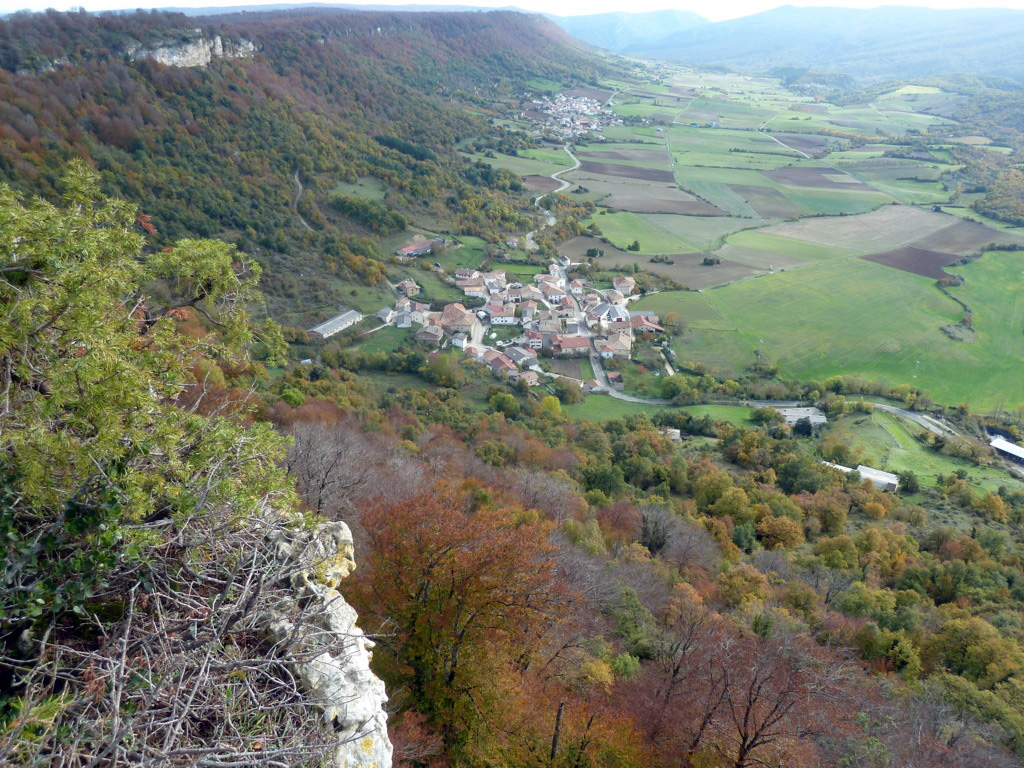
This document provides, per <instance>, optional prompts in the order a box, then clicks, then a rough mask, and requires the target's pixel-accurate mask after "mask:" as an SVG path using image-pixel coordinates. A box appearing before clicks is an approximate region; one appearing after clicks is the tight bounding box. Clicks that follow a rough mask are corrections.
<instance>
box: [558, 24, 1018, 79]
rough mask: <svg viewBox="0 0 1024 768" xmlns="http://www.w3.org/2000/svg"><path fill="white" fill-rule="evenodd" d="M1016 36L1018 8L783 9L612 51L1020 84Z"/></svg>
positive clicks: (764, 67)
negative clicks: (979, 78)
mask: <svg viewBox="0 0 1024 768" xmlns="http://www.w3.org/2000/svg"><path fill="white" fill-rule="evenodd" d="M570 32H571V30H570ZM1022 33H1024V11H1017V10H1007V9H995V8H988V9H976V10H975V9H962V10H933V9H928V8H909V7H901V6H886V7H882V8H873V9H868V10H858V9H849V8H828V7H818V8H796V7H794V6H784V7H781V8H775V9H773V10H771V11H766V12H764V13H759V14H755V15H752V16H745V17H743V18H739V19H731V20H728V21H721V22H717V23H708V24H699V25H693V26H690V27H688V28H686V29H678V30H675V31H672V32H670V33H669V34H667V35H666V36H664V37H662V38H661V39H660V40H658V41H657V42H653V43H645V42H642V41H639V40H638V41H637V42H635V43H632V44H623V45H620V46H619V47H618V48H617V50H618V51H619V52H623V53H628V54H631V55H636V56H644V57H650V58H659V59H669V60H672V61H681V62H687V63H692V64H706V65H715V66H726V67H732V68H736V69H742V70H746V71H751V70H753V71H761V72H767V71H770V70H772V69H774V68H776V67H793V66H797V67H813V68H815V69H817V70H823V71H827V72H837V73H844V74H849V75H852V76H854V77H856V78H858V79H861V80H880V79H889V78H906V77H920V76H925V75H934V74H946V73H970V74H984V75H1002V76H1005V77H1011V78H1014V79H1016V80H1021V81H1024V61H1022V60H1021V58H1020V56H1019V55H1018V53H1019V40H1020V37H1021V34H1022ZM580 36H581V37H583V39H587V38H586V37H584V36H582V35H580ZM590 42H596V41H593V40H591V41H590Z"/></svg>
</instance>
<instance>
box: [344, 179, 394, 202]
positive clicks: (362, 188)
mask: <svg viewBox="0 0 1024 768" xmlns="http://www.w3.org/2000/svg"><path fill="white" fill-rule="evenodd" d="M387 189H388V188H387V185H386V184H385V183H384V182H383V181H381V180H380V179H375V178H373V177H372V176H364V177H363V178H361V179H359V180H358V181H357V182H356V183H355V184H351V183H349V182H347V181H339V182H338V183H337V184H336V185H335V186H334V189H333V190H331V191H332V192H333V193H334V194H336V195H355V196H356V197H363V198H366V199H367V200H383V199H384V195H385V193H386V192H387Z"/></svg>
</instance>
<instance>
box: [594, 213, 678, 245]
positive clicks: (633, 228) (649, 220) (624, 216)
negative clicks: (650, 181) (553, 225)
mask: <svg viewBox="0 0 1024 768" xmlns="http://www.w3.org/2000/svg"><path fill="white" fill-rule="evenodd" d="M654 216H655V215H654V214H642V213H629V212H628V211H617V212H615V213H607V214H604V215H599V216H594V217H593V218H592V219H588V220H587V221H586V223H587V224H590V223H595V224H597V226H599V227H600V228H601V232H603V233H604V236H605V237H607V238H608V239H609V240H610V241H611V243H612V245H614V246H616V247H618V248H621V249H623V250H625V249H626V247H627V246H628V245H630V244H631V243H632V242H633V241H634V240H635V241H638V242H639V243H640V250H639V251H637V253H641V254H646V255H655V254H669V253H691V252H693V251H695V250H697V249H696V248H694V247H692V246H691V245H689V244H687V243H685V242H684V241H683V240H682V238H680V237H679V236H678V235H676V234H673V233H672V232H669V231H668V230H666V229H665V228H664V227H663V226H660V225H659V223H658V220H657V219H655V218H654ZM675 218H677V219H684V218H687V217H683V216H677V217H675Z"/></svg>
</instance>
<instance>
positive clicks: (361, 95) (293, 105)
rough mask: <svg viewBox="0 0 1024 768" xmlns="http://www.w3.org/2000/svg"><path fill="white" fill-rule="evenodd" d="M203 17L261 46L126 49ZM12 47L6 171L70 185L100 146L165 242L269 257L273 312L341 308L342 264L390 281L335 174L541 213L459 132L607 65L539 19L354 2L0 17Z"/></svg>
mask: <svg viewBox="0 0 1024 768" xmlns="http://www.w3.org/2000/svg"><path fill="white" fill-rule="evenodd" d="M197 24H200V25H201V26H200V27H198V34H199V35H201V36H203V37H205V38H206V39H212V38H213V37H214V36H217V35H219V36H222V38H223V39H225V40H233V41H239V40H243V39H244V40H251V41H252V42H253V43H254V44H255V46H256V54H255V56H254V58H252V59H215V60H214V61H213V62H211V64H210V66H208V67H206V68H198V67H197V68H185V67H168V66H164V65H162V64H160V63H157V62H155V61H153V60H151V59H148V58H145V57H143V58H140V59H139V60H138V61H133V60H132V59H131V58H130V57H128V56H127V55H126V54H127V52H128V51H129V50H131V46H133V45H134V46H139V45H142V46H147V45H150V46H152V45H158V44H163V45H172V44H175V43H177V44H180V43H182V42H185V41H188V40H192V39H195V38H196V35H197V32H196V29H197V28H196V25H197ZM0 63H2V66H3V69H2V70H0V179H3V180H4V181H6V182H8V183H9V184H11V185H12V186H13V187H14V188H15V189H18V190H20V191H22V192H26V193H34V194H41V195H43V196H44V197H46V198H48V199H55V196H56V194H57V182H58V179H59V177H60V174H61V170H60V169H61V167H62V166H63V164H64V163H66V162H67V161H68V160H70V159H72V158H75V157H82V158H85V159H86V160H87V161H88V162H89V163H90V164H92V165H93V166H95V167H96V168H97V169H98V170H99V171H100V173H101V176H102V179H103V187H104V190H105V191H106V192H108V193H111V194H117V195H120V196H122V197H124V198H126V199H128V200H131V201H132V202H135V203H136V204H138V205H139V206H140V208H141V210H142V211H143V212H144V213H145V214H147V215H149V216H151V217H152V219H151V220H152V224H153V226H154V228H155V233H154V235H153V239H154V242H156V243H158V244H164V243H170V242H173V241H174V240H175V239H177V238H180V237H185V236H204V237H208V236H216V237H219V238H222V239H225V240H227V241H229V242H232V243H233V244H236V245H237V246H239V247H240V248H242V249H244V250H246V251H247V252H249V253H251V254H252V255H253V256H254V257H255V258H257V259H258V260H259V261H260V262H261V263H262V264H264V266H266V267H269V269H270V270H271V271H272V272H273V273H274V274H275V276H276V278H277V279H275V280H274V281H272V282H271V283H269V284H268V289H269V291H270V292H271V296H270V299H271V309H272V310H273V311H274V312H275V314H280V313H283V312H285V311H286V310H289V309H290V310H294V309H295V306H296V304H297V303H298V302H297V299H298V297H299V296H300V294H301V298H302V303H303V304H304V305H305V306H307V307H312V308H317V307H320V308H323V307H332V308H333V307H334V306H337V304H338V303H340V300H339V295H340V293H339V292H340V288H341V286H342V284H343V281H340V280H339V277H342V278H346V279H348V280H349V281H356V282H365V283H373V282H375V281H378V280H380V279H381V276H382V271H381V269H380V267H379V265H376V261H375V260H376V259H378V258H379V257H380V256H381V255H382V254H381V252H380V244H379V240H378V238H377V237H376V231H375V227H374V226H373V225H372V223H371V224H367V222H366V221H365V217H363V216H360V215H356V216H350V215H348V213H349V212H348V211H346V210H345V209H344V207H343V208H342V209H341V210H339V209H338V208H336V207H332V206H331V205H330V204H329V203H330V197H331V192H332V190H333V189H334V187H335V186H336V185H337V183H338V182H339V181H351V182H354V181H355V180H356V179H357V178H360V177H375V178H377V179H379V180H381V181H382V182H384V183H385V184H386V186H387V187H388V189H389V190H391V198H390V199H389V201H388V205H389V207H392V208H398V209H401V211H402V212H403V214H404V215H408V216H412V217H414V218H415V219H419V220H420V221H424V222H426V223H427V224H428V225H432V226H433V227H439V228H443V229H447V230H449V231H452V232H454V233H463V234H478V235H479V234H486V235H487V236H489V237H496V236H497V235H496V234H495V232H496V231H501V230H506V231H507V230H512V231H526V230H527V229H529V228H531V224H532V222H531V220H530V219H529V218H527V217H526V216H525V215H524V211H525V202H526V201H525V199H523V200H522V201H521V200H520V199H519V198H518V197H517V194H516V192H517V190H518V189H519V184H518V179H516V178H515V177H513V176H510V175H508V174H507V173H505V172H494V173H491V174H487V175H481V174H480V173H479V171H478V170H475V169H473V168H471V167H470V166H469V165H468V164H467V162H466V161H465V160H463V159H461V158H458V157H457V156H455V154H454V147H455V146H456V144H457V143H458V142H459V141H461V140H464V139H467V138H470V137H474V136H480V135H482V134H485V133H496V134H497V133H501V129H498V128H492V127H489V126H488V125H487V123H486V112H487V107H488V105H490V104H492V103H493V100H494V99H495V98H498V97H500V96H501V95H502V94H507V93H513V92H514V93H520V92H521V90H522V87H523V82H524V81H525V80H526V79H527V78H529V77H550V78H556V79H566V80H569V81H585V80H587V79H588V78H592V77H593V76H594V75H595V73H596V72H597V71H598V70H599V68H601V67H603V65H601V64H600V63H599V62H598V61H597V60H596V59H594V58H593V57H591V56H590V55H588V54H585V53H583V52H582V51H580V50H579V49H577V48H576V47H575V46H574V44H573V43H572V42H571V40H570V39H569V38H568V37H567V36H566V35H565V34H564V33H563V32H561V30H559V29H558V28H557V27H555V26H554V25H552V24H550V23H548V22H545V21H543V20H542V19H540V18H539V17H530V16H526V15H523V14H517V13H487V14H387V13H355V12H344V11H323V12H308V11H306V12H302V13H276V14H247V15H244V16H242V15H234V16H226V17H204V18H203V19H202V20H201V21H197V20H194V19H188V18H186V17H184V16H182V15H178V14H164V13H139V14H125V15H120V14H119V15H102V16H90V15H87V14H84V13H83V14H58V13H47V14H38V15H27V14H26V15H16V16H14V17H12V18H10V19H8V20H6V21H0ZM470 179H471V180H472V182H471V181H470ZM481 181H482V182H483V183H481ZM296 182H298V183H299V184H301V186H302V189H303V191H304V194H303V195H302V196H301V197H300V198H299V199H298V200H296V199H295V197H296V194H295V192H296ZM295 204H297V207H298V212H299V213H302V215H303V216H304V218H305V219H306V221H307V223H308V225H309V226H308V227H307V226H304V225H303V224H302V222H301V221H300V220H299V218H298V217H297V216H296V210H295ZM295 322H296V324H299V323H300V322H301V321H300V320H296V321H295Z"/></svg>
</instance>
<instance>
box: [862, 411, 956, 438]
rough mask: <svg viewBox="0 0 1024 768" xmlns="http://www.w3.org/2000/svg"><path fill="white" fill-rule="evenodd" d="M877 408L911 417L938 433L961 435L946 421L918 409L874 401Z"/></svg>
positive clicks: (915, 421)
mask: <svg viewBox="0 0 1024 768" xmlns="http://www.w3.org/2000/svg"><path fill="white" fill-rule="evenodd" d="M874 406H875V408H877V409H878V410H880V411H885V412H886V413H894V414H896V415H897V416H902V417H903V418H905V419H909V420H910V421H912V422H914V423H915V424H919V425H920V426H922V427H924V428H925V429H927V430H928V431H929V432H932V433H934V434H936V435H955V436H957V437H960V436H961V435H960V433H959V432H957V431H956V430H955V429H953V428H952V427H950V426H948V425H946V424H945V423H944V422H941V421H939V420H938V419H936V418H934V417H933V416H928V415H927V414H924V413H917V412H916V411H908V410H905V409H903V408H897V407H895V406H893V405H886V404H885V403H874Z"/></svg>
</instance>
